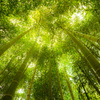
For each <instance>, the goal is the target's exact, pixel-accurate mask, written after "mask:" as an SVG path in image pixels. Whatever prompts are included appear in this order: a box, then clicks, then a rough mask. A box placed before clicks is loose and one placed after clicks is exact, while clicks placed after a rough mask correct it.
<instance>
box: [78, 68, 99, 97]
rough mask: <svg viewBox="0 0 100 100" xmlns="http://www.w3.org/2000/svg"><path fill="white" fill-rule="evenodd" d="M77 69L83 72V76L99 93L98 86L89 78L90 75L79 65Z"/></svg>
mask: <svg viewBox="0 0 100 100" xmlns="http://www.w3.org/2000/svg"><path fill="white" fill-rule="evenodd" d="M79 69H81V71H82V72H83V73H84V75H85V77H86V78H87V79H88V81H89V83H90V84H91V85H92V86H93V87H94V89H95V90H96V91H97V93H98V94H99V95H100V91H99V89H98V87H97V86H96V85H95V84H94V83H93V80H91V77H89V76H88V75H87V73H86V71H84V70H83V69H82V68H81V67H80V66H79Z"/></svg>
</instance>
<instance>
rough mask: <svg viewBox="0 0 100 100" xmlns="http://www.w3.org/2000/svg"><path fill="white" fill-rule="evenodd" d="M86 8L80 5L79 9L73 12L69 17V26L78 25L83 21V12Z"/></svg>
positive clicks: (84, 13)
mask: <svg viewBox="0 0 100 100" xmlns="http://www.w3.org/2000/svg"><path fill="white" fill-rule="evenodd" d="M85 9H86V6H84V5H80V7H79V9H76V12H74V13H73V14H72V16H71V25H73V24H75V23H77V22H78V23H80V22H81V21H83V20H84V18H85V15H86V12H85Z"/></svg>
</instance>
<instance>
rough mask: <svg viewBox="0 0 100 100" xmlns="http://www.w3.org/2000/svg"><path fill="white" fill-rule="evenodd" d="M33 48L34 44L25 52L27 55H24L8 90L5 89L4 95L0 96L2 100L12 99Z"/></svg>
mask: <svg viewBox="0 0 100 100" xmlns="http://www.w3.org/2000/svg"><path fill="white" fill-rule="evenodd" d="M33 49H34V45H33V46H32V47H31V49H30V50H29V52H28V53H27V56H26V58H25V60H24V62H23V63H22V65H21V67H20V68H19V70H18V72H17V73H16V75H15V77H14V79H13V81H12V83H11V85H10V86H9V88H8V90H7V91H6V93H5V94H4V96H3V97H2V100H12V99H13V96H14V93H15V91H16V88H17V86H18V84H19V82H20V80H21V78H22V76H23V74H24V73H23V72H24V70H25V68H26V64H27V62H28V61H29V58H30V57H31V55H32V52H33Z"/></svg>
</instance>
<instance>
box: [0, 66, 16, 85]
mask: <svg viewBox="0 0 100 100" xmlns="http://www.w3.org/2000/svg"><path fill="white" fill-rule="evenodd" d="M13 68H14V67H12V68H11V69H10V71H8V72H7V73H6V74H5V75H4V76H3V78H2V80H0V84H1V83H2V82H3V81H4V80H5V78H6V77H7V75H8V74H9V73H10V72H11V71H12V69H13Z"/></svg>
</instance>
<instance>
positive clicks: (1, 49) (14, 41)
mask: <svg viewBox="0 0 100 100" xmlns="http://www.w3.org/2000/svg"><path fill="white" fill-rule="evenodd" d="M32 29H33V27H32V28H30V29H29V30H27V31H25V32H24V33H22V34H20V35H19V36H17V37H15V38H14V39H12V40H11V41H10V42H8V43H7V44H5V45H4V46H2V47H0V56H1V55H2V54H3V53H4V52H5V51H6V50H7V49H8V48H10V47H11V46H12V45H13V44H14V43H16V42H17V41H18V40H19V39H20V38H22V37H23V36H24V35H25V34H26V33H28V32H29V31H30V30H32Z"/></svg>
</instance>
